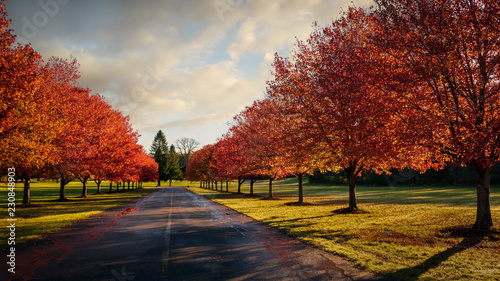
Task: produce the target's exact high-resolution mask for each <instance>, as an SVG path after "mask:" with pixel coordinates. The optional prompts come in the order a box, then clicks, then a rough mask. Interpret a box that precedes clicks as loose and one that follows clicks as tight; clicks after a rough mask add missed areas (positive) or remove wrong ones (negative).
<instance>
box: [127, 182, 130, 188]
mask: <svg viewBox="0 0 500 281" xmlns="http://www.w3.org/2000/svg"><path fill="white" fill-rule="evenodd" d="M127 189H128V190H130V181H129V182H128V186H127Z"/></svg>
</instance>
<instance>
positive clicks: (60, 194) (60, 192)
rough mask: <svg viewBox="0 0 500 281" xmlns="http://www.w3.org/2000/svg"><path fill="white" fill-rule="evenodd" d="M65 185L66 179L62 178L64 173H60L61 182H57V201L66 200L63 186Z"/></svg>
mask: <svg viewBox="0 0 500 281" xmlns="http://www.w3.org/2000/svg"><path fill="white" fill-rule="evenodd" d="M65 186H66V179H65V178H64V174H61V182H60V184H59V199H58V201H66V197H64V187H65Z"/></svg>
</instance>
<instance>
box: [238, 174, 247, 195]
mask: <svg viewBox="0 0 500 281" xmlns="http://www.w3.org/2000/svg"><path fill="white" fill-rule="evenodd" d="M244 182H245V179H243V180H241V177H238V193H241V185H242V184H243V183H244Z"/></svg>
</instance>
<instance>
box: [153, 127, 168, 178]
mask: <svg viewBox="0 0 500 281" xmlns="http://www.w3.org/2000/svg"><path fill="white" fill-rule="evenodd" d="M149 154H150V155H151V156H152V157H153V158H154V159H155V162H156V163H158V186H161V181H162V180H163V181H166V180H168V179H169V178H170V176H169V173H168V171H169V166H170V162H171V160H170V158H171V157H170V153H169V150H168V143H167V139H166V138H165V135H164V134H163V132H162V131H161V130H159V131H158V133H156V136H155V137H154V139H153V144H152V145H151V150H150V151H149Z"/></svg>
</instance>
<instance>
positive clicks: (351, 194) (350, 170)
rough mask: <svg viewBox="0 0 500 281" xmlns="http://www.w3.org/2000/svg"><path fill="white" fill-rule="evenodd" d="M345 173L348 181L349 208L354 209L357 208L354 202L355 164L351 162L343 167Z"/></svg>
mask: <svg viewBox="0 0 500 281" xmlns="http://www.w3.org/2000/svg"><path fill="white" fill-rule="evenodd" d="M345 172H346V174H347V181H348V182H349V210H351V211H354V210H357V209H358V205H357V203H356V176H357V175H356V164H351V165H350V166H349V167H348V168H347V169H345Z"/></svg>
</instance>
